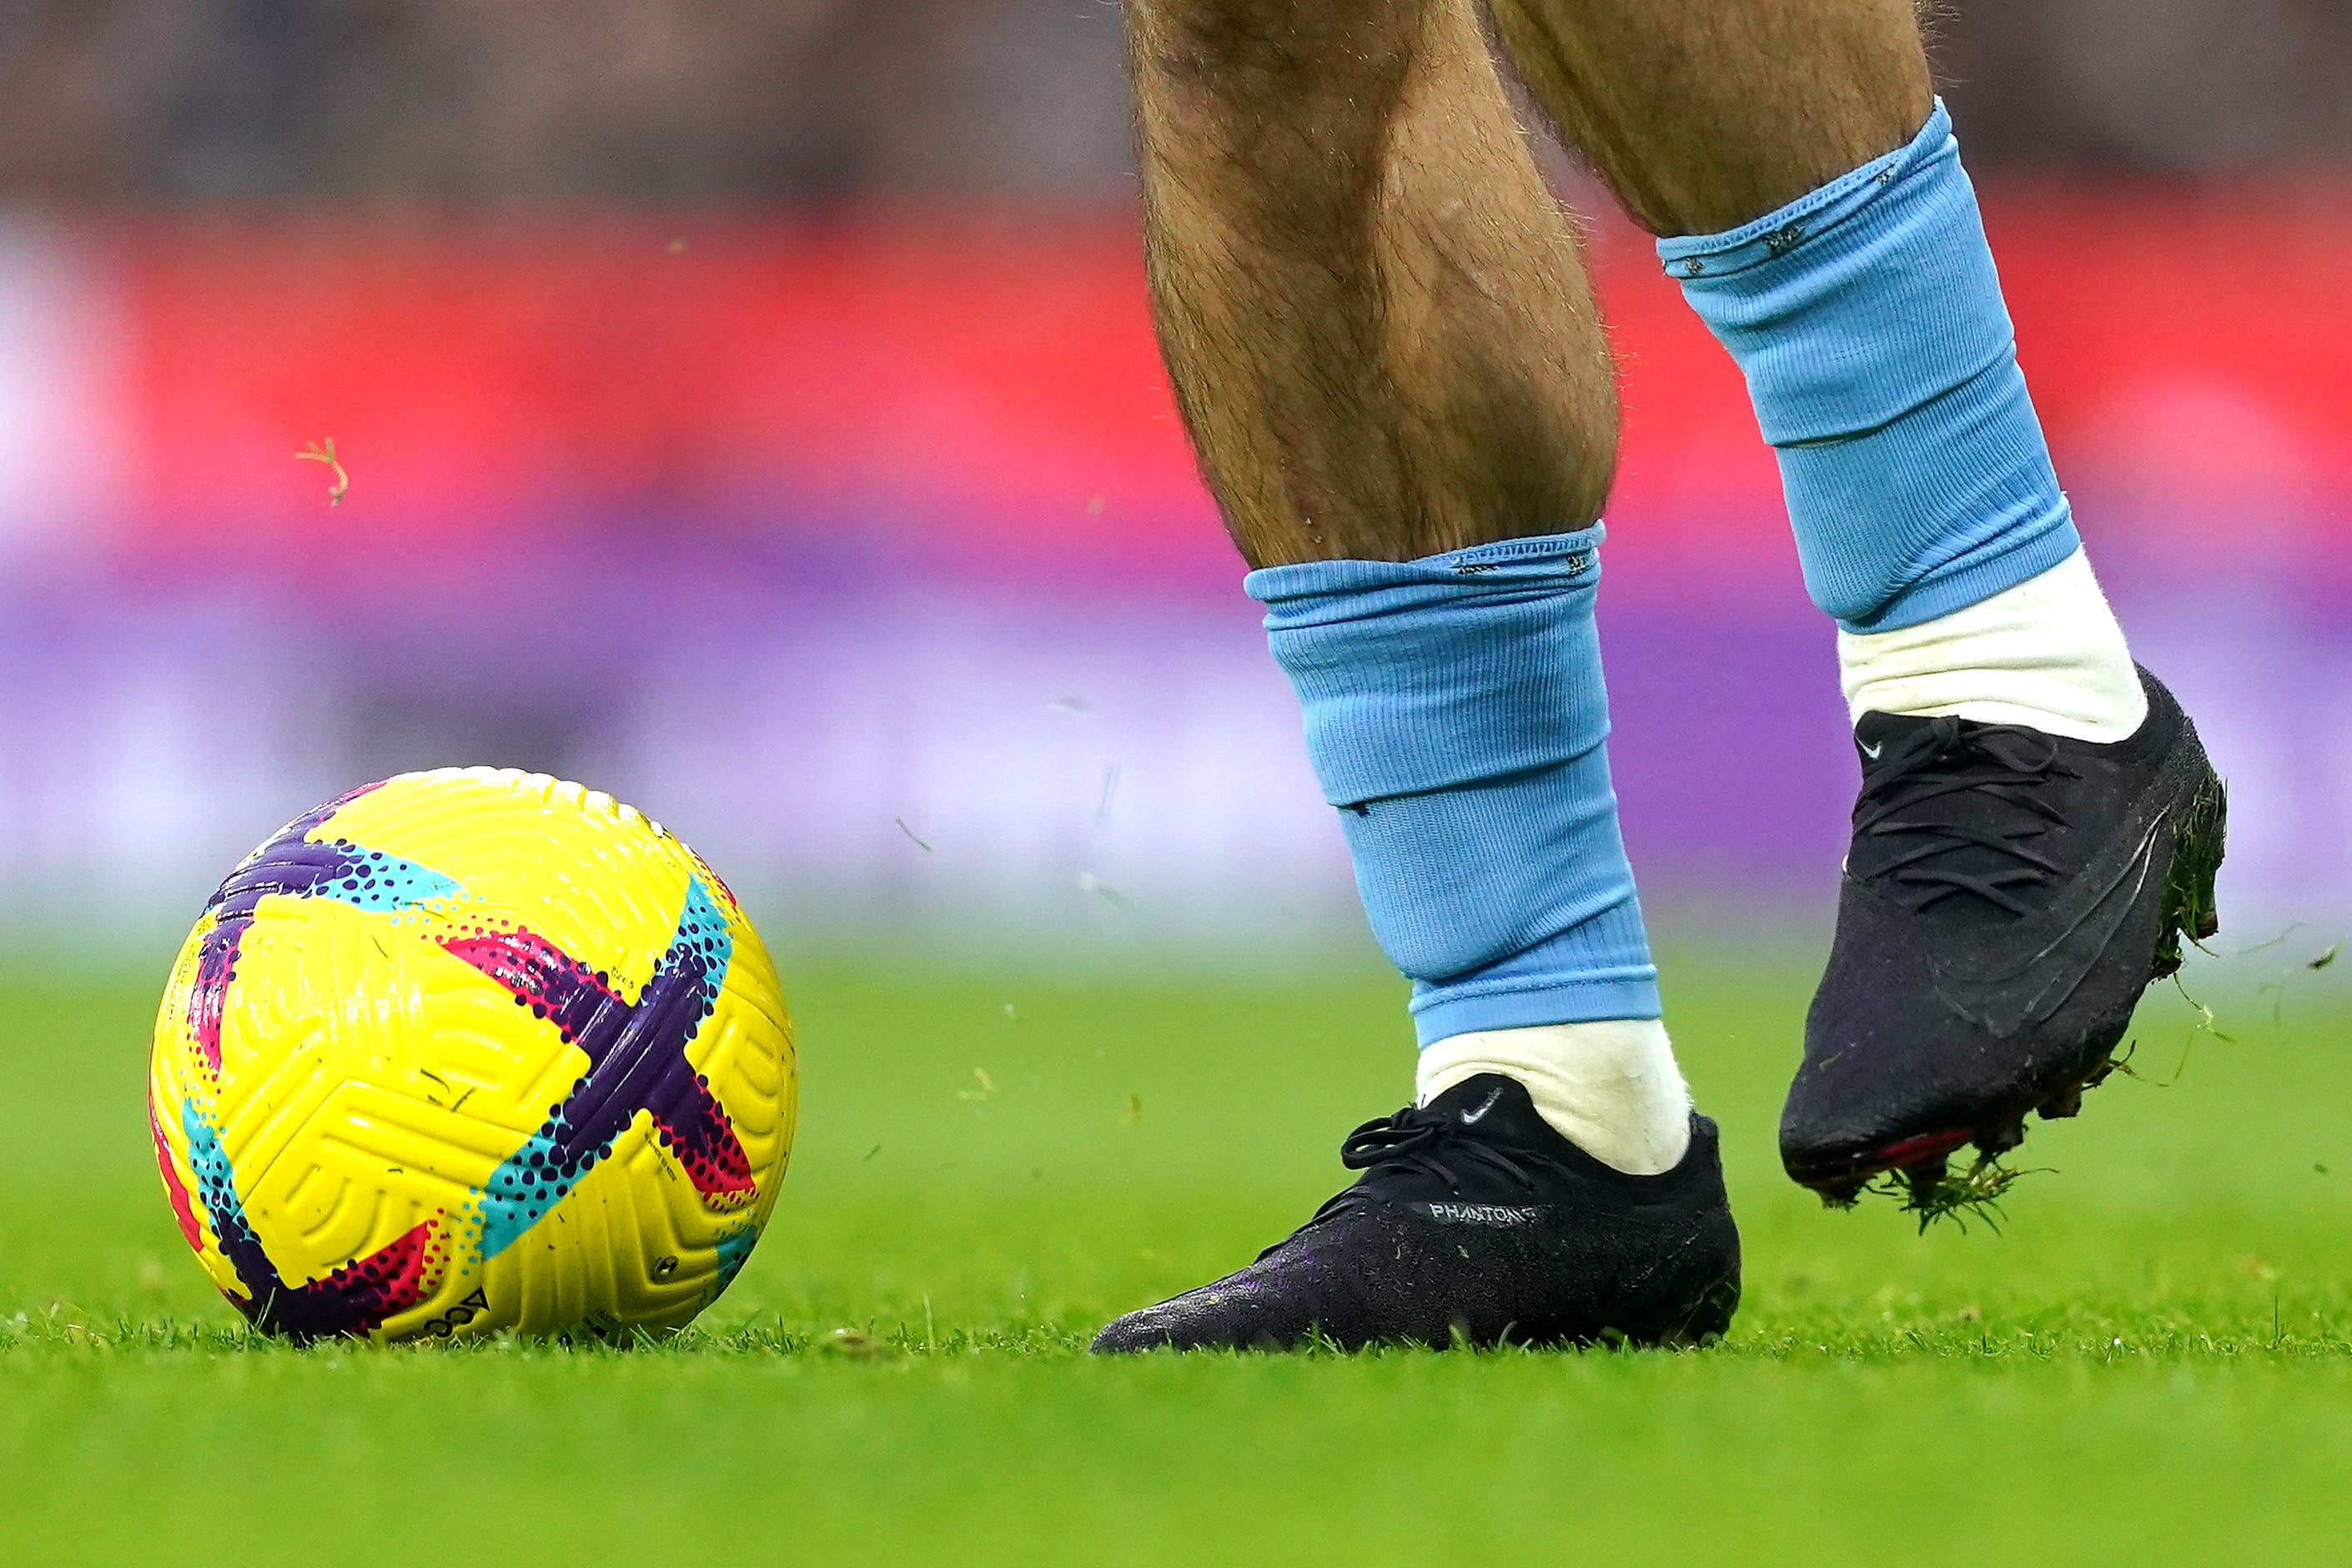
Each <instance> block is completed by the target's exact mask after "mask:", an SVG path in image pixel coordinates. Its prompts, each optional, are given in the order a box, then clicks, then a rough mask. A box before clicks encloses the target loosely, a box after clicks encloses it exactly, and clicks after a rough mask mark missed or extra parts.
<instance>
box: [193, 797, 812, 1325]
mask: <svg viewBox="0 0 2352 1568" xmlns="http://www.w3.org/2000/svg"><path fill="white" fill-rule="evenodd" d="M796 1103H797V1080H796V1074H795V1070H794V1059H793V1031H792V1024H791V1021H790V1019H789V1017H788V1016H787V1015H786V1013H785V1011H784V1001H783V995H782V991H781V989H780V988H779V986H778V984H777V982H776V973H775V969H774V967H773V966H772V964H771V963H770V962H769V960H768V954H767V952H766V951H765V950H764V949H763V948H762V947H761V944H760V939H759V937H758V935H757V934H756V933H755V932H754V931H752V930H751V923H750V922H749V921H746V920H745V919H744V917H743V912H742V910H740V908H739V907H737V905H736V902H735V898H734V895H733V894H732V893H730V891H729V890H728V889H727V885H726V884H725V883H724V882H721V881H720V880H719V878H718V877H717V876H715V875H713V874H712V872H711V870H710V868H709V867H708V866H706V865H704V864H703V862H702V860H701V859H700V858H699V857H698V856H697V855H696V854H695V853H694V852H693V851H692V850H691V849H688V847H686V846H685V845H683V844H681V843H679V842H678V841H677V839H676V838H673V837H670V835H669V834H667V832H665V831H663V830H662V828H661V827H660V826H658V825H657V824H656V823H653V822H651V821H648V820H647V819H646V817H644V816H640V815H639V814H638V813H636V812H635V811H634V810H632V809H630V808H629V807H628V806H625V805H621V804H620V803H618V802H617V801H615V800H614V799H613V798H612V797H611V796H610V795H599V794H596V793H594V792H592V791H590V790H586V789H583V788H582V787H581V786H580V785H578V784H563V783H560V782H558V781H557V780H554V779H551V778H549V777H546V776H545V775H543V774H535V773H513V772H494V771H492V770H490V769H487V768H467V769H454V768H452V769H443V770H441V771H439V772H436V773H405V774H403V775H402V776H400V777H398V778H395V779H392V780H389V781H387V782H386V783H383V784H373V785H371V786H369V787H368V788H365V789H362V790H358V791H355V792H354V793H352V794H351V795H345V796H344V797H343V798H342V799H341V800H338V801H335V802H334V803H332V804H331V805H323V806H320V808H319V809H318V810H316V811H313V812H310V813H308V814H307V815H305V816H299V817H297V818H296V819H295V820H294V821H292V822H290V823H289V824H287V826H285V827H284V828H283V829H282V830H280V831H279V832H278V834H277V835H276V836H275V837H272V838H271V839H270V840H269V841H268V843H266V844H264V845H263V846H262V847H260V848H258V849H257V850H255V851H254V852H253V853H252V854H251V855H250V856H248V857H247V858H246V860H245V863H244V864H243V865H241V866H239V867H238V868H236V870H235V871H234V872H232V873H230V875H229V879H228V880H227V881H226V882H224V883H222V884H221V887H220V890H219V891H218V892H216V893H215V894H214V895H213V897H212V900H211V902H210V903H208V904H207V905H206V906H205V913H204V917H203V918H202V919H201V920H199V921H197V922H196V928H195V930H194V931H192V932H190V933H189V936H188V940H187V942H186V944H185V945H184V947H183V948H182V949H181V951H180V958H179V962H178V963H177V965H176V966H175V967H174V969H173V973H172V981H171V987H170V989H169V991H167V992H166V993H165V994H164V997H163V1010H162V1012H161V1014H160V1015H159V1016H157V1018H156V1020H155V1046H154V1056H153V1059H152V1068H151V1071H150V1074H149V1080H148V1110H149V1117H150V1121H151V1122H152V1127H153V1131H154V1134H155V1156H156V1161H157V1163H159V1164H160V1165H161V1166H162V1167H163V1186H164V1189H165V1191H166V1193H167V1194H168V1195H169V1196H170V1198H171V1202H172V1210H173V1215H175V1217H176V1218H177V1219H178V1221H179V1226H180V1232H181V1234H182V1235H183V1236H184V1237H187V1240H188V1245H189V1246H190V1247H194V1249H195V1253H196V1256H197V1258H199V1259H201V1260H202V1262H203V1264H204V1266H205V1269H206V1271H207V1272H209V1273H210V1274H211V1275H212V1278H213V1280H214V1282H215V1284H216V1285H218V1286H219V1287H220V1289H221V1291H222V1293H223V1294H225V1295H226V1296H227V1297H228V1299H229V1300H231V1301H233V1302H234V1303H236V1307H237V1308H238V1310H241V1311H243V1312H244V1313H245V1315H246V1316H247V1318H249V1319H250V1320H252V1321H253V1322H255V1323H256V1324H257V1325H259V1326H260V1327H261V1328H263V1329H266V1330H268V1331H271V1332H273V1333H278V1334H283V1335H286V1336H287V1337H289V1338H291V1339H295V1340H312V1339H318V1338H321V1337H325V1336H331V1335H353V1336H360V1337H364V1338H367V1339H371V1340H374V1341H377V1342H383V1343H392V1342H400V1341H408V1340H419V1339H426V1338H431V1339H450V1338H456V1337H459V1336H473V1335H480V1334H486V1333H491V1332H496V1331H499V1330H507V1329H511V1330H517V1331H521V1332H524V1333H528V1334H543V1335H571V1334H581V1333H586V1334H593V1335H596V1336H599V1337H610V1336H614V1335H625V1334H627V1333H629V1332H631V1331H636V1330H664V1329H672V1328H677V1327H679V1326H681V1325H683V1324H685V1323H686V1322H688V1321H689V1320H691V1319H692V1318H693V1317H694V1315H695V1314H696V1313H698V1312H699V1311H701V1310H702V1309H703V1308H705V1307H707V1306H709V1304H710V1303H711V1301H713V1300H716V1299H717V1297H718V1295H719V1292H720V1291H722V1290H724V1289H726V1288H727V1286H728V1283H729V1282H730V1280H732V1279H734V1278H735V1276H736V1274H737V1273H738V1272H739V1271H740V1269H741V1268H742V1267H743V1264H744V1261H745V1260H746V1259H747V1258H749V1257H750V1256H751V1247H752V1244H753V1243H754V1242H756V1241H757V1240H758V1239H759V1237H760V1231H761V1227H762V1226H764V1225H765V1224H766V1223H767V1219H768V1213H769V1210H770V1209H771V1208H772V1206H773V1205H774V1203H775V1198H776V1188H777V1186H778V1184H780V1183H781V1182H782V1180H783V1174H784V1164H785V1161H786V1158H787V1156H788V1154H789V1153H790V1151H791V1147H792V1139H793V1115H794V1110H795V1108H796Z"/></svg>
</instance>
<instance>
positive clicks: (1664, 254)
mask: <svg viewBox="0 0 2352 1568" xmlns="http://www.w3.org/2000/svg"><path fill="white" fill-rule="evenodd" d="M1658 256H1659V258H1660V259H1661V260H1663V261H1664V263H1665V268H1666V271H1667V273H1668V275H1670V276H1671V277H1673V278H1675V279H1676V280H1678V281H1679V282H1680V283H1681V284H1682V288H1683V296H1684V298H1685V299H1686V300H1689V301H1690V302H1691V305H1692V307H1693V308H1694V309H1696V310H1697V311H1698V313H1699V315H1700V316H1701V317H1702V318H1704V319H1705V321H1706V324H1707V325H1708V327H1710V328H1711V329H1713V331H1714V332H1715V335H1716V337H1717V339H1718V340H1720V341H1721V342H1722V343H1723V345H1724V347H1726V348H1727V349H1729V350H1730V351H1731V356H1732V358H1734V359H1735V360H1737V361H1738V362H1739V368H1740V369H1741V371H1743V372H1744V373H1745V374H1746V375H1747V377H1748V395H1749V396H1750V398H1751V399H1753V401H1754V403H1755V405H1756V418H1757V423H1758V424H1759V426H1761V427H1762V428H1763V432H1764V438H1765V439H1766V440H1767V441H1769V442H1770V443H1771V444H1772V446H1773V447H1774V448H1776V450H1777V451H1778V453H1779V455H1780V479H1781V485H1782V488H1783V489H1785V490H1786V492H1787V495H1788V500H1789V518H1790V521H1791V522H1792V523H1794V524H1795V526H1796V532H1797V553H1798V556H1799V558H1800V559H1801V561H1802V563H1803V564H1804V570H1805V586H1806V588H1807V589H1808V590H1809V591H1810V592H1811V595H1812V597H1813V602H1814V603H1815V604H1817V605H1821V607H1822V609H1824V610H1826V611H1828V612H1829V613H1830V614H1831V615H1832V616H1836V617H1837V618H1838V620H1839V622H1840V624H1842V625H1843V626H1845V628H1846V629H1847V630H1848V631H1855V632H1875V631H1891V630H1894V629H1895V628H1897V627H1901V626H1916V625H1918V624H1919V623H1920V622H1922V621H1928V620H1933V619H1935V618H1936V617H1937V616H1941V615H1944V614H1947V613H1948V612H1950V611H1952V610H1958V609H1962V608H1965V607H1966V606H1968V605H1973V604H1976V603H1978V602H1979V601H1980V600H1984V599H1989V598H1990V597H1992V595H1995V594H1998V593H2000V592H2001V591H2003V590H2004V589H2008V588H2012V587H2015V586H2016V585H2017V584H2020V583H2022V582H2024V581H2025V580H2026V579H2028V578H2030V577H2036V576H2039V575H2040V574H2042V573H2043V572H2045V571H2047V570H2049V569H2050V568H2051V567H2053V566H2055V565H2057V564H2058V563H2060V562H2062V561H2063V560H2065V559H2066V558H2067V557H2068V556H2070V555H2072V554H2074V552H2075V551H2076V550H2077V549H2079V548H2080V547H2081V543H2082V542H2081V540H2080V539H2079V538H2078V537H2077V536H2076V534H2075V531H2074V516H2073V513H2072V512H2071V511H2070V510H2068V508H2067V505H2066V497H2065V495H2064V494H2063V492H2062V491H2061V490H2060V489H2059V488H2058V476H2057V474H2056V473H2055V471H2053V469H2052V468H2051V466H2050V450H2049V447H2048V445H2047V444H2046V443H2045V442H2044V441H2043V439H2042V423H2041V421H2040V419H2039V418H2037V417H2036V416H2035V415H2034V412H2033V403H2032V399H2031V398H2029V397H2028V396H2027V395H2026V391H2025V377H2024V375H2023V374H2022V373H2021V372H2020V371H2019V369H2018V367H2017V342H2016V333H2015V331H2014V329H2012V328H2011V324H2010V320H2009V309H2008V307H2007V306H2006V305H2005V304H2003V303H2002V301H2001V297H2000V277H1999V276H1998V275H1997V274H1996V273H1995V271H1994V269H1993V261H1992V251H1991V249H1990V247H1988V246H1987V245H1986V244H1985V235H1984V223H1983V220H1982V218H1981V217H1980V216H1979V213H1978V210H1977V197H1976V191H1975V188H1974V187H1973V186H1971V185H1970V184H1969V176H1968V173H1967V171H1966V170H1964V169H1963V168H1961V167H1960V152H1959V143H1958V142H1956V141H1955V140H1954V139H1953V137H1952V122H1951V118H1950V116H1948V114H1946V113H1945V111H1944V106H1943V103H1942V101H1941V100H1938V101H1937V104H1936V108H1935V112H1934V113H1932V114H1931V115H1929V116H1928V119H1927V126H1926V128H1925V129H1923V130H1922V131H1921V132H1919V134H1918V135H1917V136H1916V137H1915V138H1913V139H1912V141H1911V143H1910V145H1908V146H1906V147H1903V148H1901V149H1899V150H1897V151H1895V152H1893V153H1888V154H1887V155H1886V156H1885V157H1883V158H1879V159H1876V160H1874V161H1873V162H1871V163H1865V164H1864V165H1863V166H1862V167H1861V168H1859V169H1856V170H1854V171H1853V173H1851V174H1845V175H1843V176H1841V177H1840V178H1838V179H1835V180H1832V181H1831V182H1830V183H1829V184H1826V185H1823V186H1822V188H1821V189H1819V190H1817V191H1815V192H1813V193H1812V194H1811V195H1807V196H1802V197H1800V198H1799V199H1798V200H1796V201H1794V202H1791V203H1790V204H1789V205H1787V206H1785V207H1782V208H1781V209H1780V211H1778V212H1776V213H1772V214H1770V215H1769V216H1764V217H1760V218H1758V219H1757V220H1756V221H1755V222H1754V223H1751V224H1748V225H1746V226H1742V227H1739V228H1736V229H1732V230H1730V231H1729V232H1728V233H1725V234H1714V235H1705V236H1701V237H1696V238H1690V239H1666V240H1661V241H1659V242H1658Z"/></svg>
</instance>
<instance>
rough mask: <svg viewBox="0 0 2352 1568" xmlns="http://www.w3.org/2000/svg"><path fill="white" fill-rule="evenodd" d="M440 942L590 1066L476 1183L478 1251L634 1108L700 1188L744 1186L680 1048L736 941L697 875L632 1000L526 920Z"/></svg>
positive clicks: (718, 1115) (747, 1189) (522, 1222)
mask: <svg viewBox="0 0 2352 1568" xmlns="http://www.w3.org/2000/svg"><path fill="white" fill-rule="evenodd" d="M441 945H442V946H444V947H446V948H447V949H448V950H449V951H450V952H452V953H454V954H455V955H457V957H459V958H462V959H464V960H465V961H466V962H467V963H470V964H472V965H473V966H474V967H475V968H476V969H478V970H480V971H481V972H482V973H484V974H486V975H488V976H489V977H490V978H491V979H492V980H495V981H497V982H498V983H499V984H500V985H502V986H504V987H505V988H506V989H507V991H508V993H509V994H511V995H512V996H514V998H515V999H516V1000H517V1002H519V1003H520V1004H523V1005H528V1006H530V1008H531V1009H532V1010H533V1012H535V1013H537V1014H538V1015H539V1016H542V1017H544V1018H546V1019H547V1020H548V1022H549V1023H551V1024H552V1025H554V1026H555V1027H556V1029H557V1031H558V1032H559V1033H560V1034H561V1035H562V1037H563V1038H564V1039H565V1040H566V1041H568V1042H569V1043H571V1044H572V1045H575V1046H577V1047H580V1049H581V1051H582V1052H583V1054H585V1055H586V1057H587V1058H588V1071H587V1072H586V1073H585V1074H584V1075H583V1077H581V1078H580V1079H578V1080H577V1081H576V1082H574V1083H573V1085H572V1091H571V1092H570V1093H569V1094H568V1095H566V1096H565V1097H564V1100H563V1102H562V1104H561V1105H559V1106H557V1107H556V1108H555V1110H554V1112H553V1114H551V1115H550V1116H549V1117H548V1119H547V1121H545V1122H544V1123H543V1124H542V1125H541V1127H540V1129H539V1131H537V1132H535V1133H533V1134H532V1135H531V1136H530V1139H529V1140H528V1141H527V1142H525V1143H524V1144H523V1146H522V1147H521V1148H520V1149H519V1150H517V1151H516V1152H515V1153H514V1154H513V1155H511V1156H509V1158H508V1160H507V1161H506V1163H504V1164H502V1165H500V1166H499V1169H498V1170H497V1171H496V1172H495V1173H492V1175H491V1177H490V1179H489V1181H488V1182H487V1183H486V1184H484V1185H483V1189H482V1256H483V1258H495V1257H497V1256H498V1255H499V1253H500V1252H501V1251H503V1250H505V1249H506V1247H509V1246H510V1245H511V1244H512V1243H513V1242H514V1240H515V1238H516V1237H520V1236H521V1235H522V1233H523V1232H524V1231H526V1230H529V1229H530V1227H531V1226H533V1225H535V1224H536V1223H538V1221H539V1220H540V1218H541V1216H542V1215H545V1214H546V1213H547V1212H548V1211H549V1210H550V1209H552V1208H553V1207H554V1206H555V1205H557V1204H558V1203H560V1202H562V1199H563V1196H564V1194H567V1193H569V1192H570V1191H571V1190H572V1188H573V1187H574V1186H576V1185H577V1184H579V1182H580V1180H581V1178H582V1177H583V1176H584V1175H586V1174H587V1173H588V1171H589V1169H590V1168H591V1167H593V1165H594V1164H595V1163H596V1162H597V1161H598V1160H600V1159H602V1158H604V1155H605V1154H606V1153H607V1152H610V1151H611V1149H612V1146H613V1142H614V1140H615V1139H617V1138H618V1137H620V1135H621V1134H622V1133H623V1132H624V1131H627V1129H628V1126H629V1123H630V1122H631V1121H634V1120H635V1117H636V1113H637V1112H638V1111H640V1110H644V1111H646V1112H648V1113H649V1114H650V1115H651V1116H652V1118H653V1121H654V1123H655V1125H656V1128H657V1129H658V1130H659V1131H660V1133H661V1136H662V1137H663V1139H664V1140H665V1141H666V1142H667V1143H668V1144H669V1146H670V1148H671V1149H672V1150H673V1151H674V1152H676V1153H677V1157H678V1162H679V1163H680V1164H682V1165H683V1166H685V1168H686V1171H687V1174H688V1177H689V1178H690V1179H691V1180H692V1181H693V1183H694V1186H695V1190H696V1191H698V1192H699V1193H701V1194H703V1195H704V1196H706V1197H733V1198H740V1197H747V1196H749V1195H750V1194H751V1193H752V1192H753V1191H754V1190H755V1184H754V1183H753V1182H752V1179H751V1159H750V1157H749V1156H748V1155H747V1154H746V1153H745V1152H744V1150H743V1145H742V1143H741V1142H740V1140H739V1139H738V1138H737V1137H736V1136H735V1130H734V1127H733V1125H732V1124H731V1123H730V1122H729V1121H728V1119H727V1113H726V1111H725V1110H724V1109H723V1108H722V1107H720V1105H719V1102H718V1101H717V1100H715V1099H713V1098H712V1096H711V1093H710V1089H709V1085H708V1084H707V1083H705V1082H704V1081H703V1079H702V1077H701V1075H700V1074H698V1073H697V1072H696V1071H695V1069H694V1064H693V1063H692V1062H690V1061H688V1059H687V1055H686V1051H687V1047H688V1045H690V1044H691V1043H692V1042H693V1040H694V1037H695V1036H696V1034H697V1033H698V1031H699V1030H700V1028H701V1026H702V1020H703V1019H704V1018H706V1017H708V1016H709V1015H710V1014H711V1012H712V1011H713V1010H714V1009H715V1008H716V1007H717V1005H718V1001H719V988H720V986H721V985H722V984H724V983H725V981H726V978H727V965H728V962H729V960H730V958H731V957H732V955H733V952H734V942H733V939H732V937H731V935H730V933H729V931H728V928H727V917H726V916H725V915H724V914H723V913H722V912H721V911H720V910H719V908H718V906H717V905H716V904H714V903H713V902H712V901H711V899H710V895H709V890H708V889H705V888H704V887H703V885H702V882H701V879H699V878H692V879H688V885H687V894H686V905H685V908H684V909H683V910H681V911H680V913H679V916H678V926H677V934H676V935H675V936H673V937H672V938H671V940H670V945H669V949H668V951H667V952H665V953H664V954H663V955H662V959H661V962H660V963H659V964H657V965H656V968H655V970H654V975H653V978H652V979H651V980H649V981H647V982H646V988H645V990H644V991H643V992H642V993H641V994H639V995H638V997H637V1000H636V1003H635V1005H629V1004H628V1003H626V1002H624V1001H623V1000H622V999H621V997H620V995H619V994H618V993H617V992H615V991H614V989H613V988H612V984H611V982H610V981H609V979H608V978H607V977H606V976H605V975H604V974H603V973H597V972H595V971H593V970H591V969H590V968H589V967H588V966H587V965H586V964H584V963H581V962H580V961H579V960H578V959H576V958H573V957H572V956H571V955H570V954H569V953H567V952H564V951H563V950H562V948H560V947H558V946H557V945H556V944H555V943H553V942H550V941H548V940H547V939H546V938H545V937H542V936H540V935H539V934H538V933H536V932H533V931H478V932H476V933H474V934H472V935H470V936H457V937H444V938H442V939H441Z"/></svg>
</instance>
